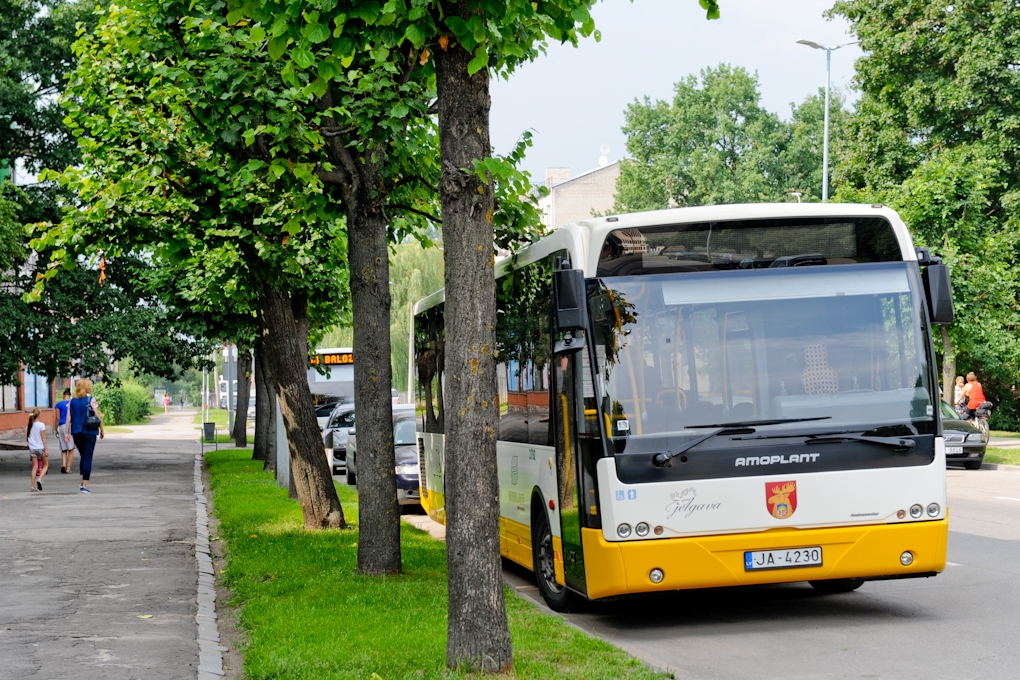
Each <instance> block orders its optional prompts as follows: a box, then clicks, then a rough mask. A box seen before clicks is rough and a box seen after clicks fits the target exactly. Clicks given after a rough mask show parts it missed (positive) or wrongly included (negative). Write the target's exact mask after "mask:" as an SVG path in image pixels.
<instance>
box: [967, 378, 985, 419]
mask: <svg viewBox="0 0 1020 680" xmlns="http://www.w3.org/2000/svg"><path fill="white" fill-rule="evenodd" d="M963 394H964V396H965V397H966V398H967V412H966V415H965V417H964V418H965V419H968V420H969V419H970V418H973V417H974V412H975V411H977V410H978V407H979V406H981V404H983V403H985V402H986V401H988V400H987V399H985V391H984V389H983V388H982V387H981V383H979V382H978V379H977V376H976V375H974V372H973V371H971V372H970V373H968V374H967V386H966V387H964V388H963Z"/></svg>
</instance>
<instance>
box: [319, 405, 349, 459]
mask: <svg viewBox="0 0 1020 680" xmlns="http://www.w3.org/2000/svg"><path fill="white" fill-rule="evenodd" d="M352 427H354V404H339V405H337V406H336V408H334V409H333V412H332V413H331V414H330V415H329V418H328V419H327V421H326V424H325V427H323V429H322V445H323V447H324V448H325V450H326V459H327V460H328V461H329V468H330V470H332V471H333V474H334V475H342V474H344V473H345V472H347V434H348V432H349V431H350V429H351V428H352Z"/></svg>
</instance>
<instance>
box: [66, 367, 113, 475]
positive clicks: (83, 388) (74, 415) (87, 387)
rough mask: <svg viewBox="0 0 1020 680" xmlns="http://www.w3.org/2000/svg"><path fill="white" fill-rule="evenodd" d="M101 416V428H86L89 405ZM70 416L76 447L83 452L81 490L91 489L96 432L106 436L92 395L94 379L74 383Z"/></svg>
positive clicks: (97, 405) (69, 410) (97, 414)
mask: <svg viewBox="0 0 1020 680" xmlns="http://www.w3.org/2000/svg"><path fill="white" fill-rule="evenodd" d="M90 406H91V407H92V411H93V412H94V413H95V414H96V416H97V417H98V418H99V428H98V430H95V429H86V427H85V419H86V417H87V416H88V412H89V407H90ZM68 418H69V420H70V421H71V428H70V429H71V436H72V437H74V445H75V448H77V449H78V453H80V454H81V463H80V468H81V492H82V493H92V492H91V491H89V476H90V475H91V474H92V452H93V450H94V449H95V448H96V434H97V432H98V434H99V438H100V439H102V438H103V437H104V436H106V433H105V432H104V430H103V416H102V414H101V413H100V412H99V404H98V403H96V400H95V397H93V396H92V381H91V380H89V379H88V378H82V379H80V380H77V381H75V383H74V399H72V400H71V403H70V405H69V408H68Z"/></svg>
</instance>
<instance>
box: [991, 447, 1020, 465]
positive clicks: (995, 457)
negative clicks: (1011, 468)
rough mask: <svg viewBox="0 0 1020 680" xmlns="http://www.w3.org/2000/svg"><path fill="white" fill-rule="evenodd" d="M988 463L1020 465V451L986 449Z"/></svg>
mask: <svg viewBox="0 0 1020 680" xmlns="http://www.w3.org/2000/svg"><path fill="white" fill-rule="evenodd" d="M985 462H986V463H1004V464H1006V465H1020V449H993V448H987V449H985Z"/></svg>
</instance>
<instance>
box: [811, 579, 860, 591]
mask: <svg viewBox="0 0 1020 680" xmlns="http://www.w3.org/2000/svg"><path fill="white" fill-rule="evenodd" d="M808 583H810V584H811V587H812V588H814V589H815V590H817V591H818V592H819V593H823V594H825V595H834V594H836V593H849V592H850V591H851V590H857V589H858V588H860V587H861V586H862V585H864V579H860V578H833V579H829V580H828V581H808Z"/></svg>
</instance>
